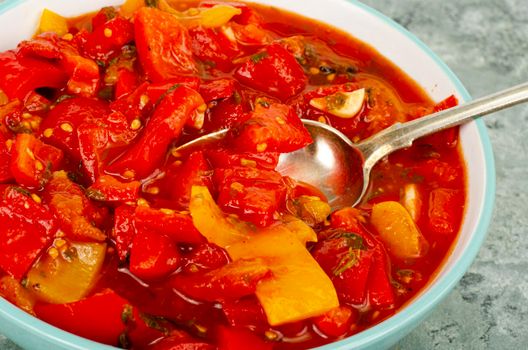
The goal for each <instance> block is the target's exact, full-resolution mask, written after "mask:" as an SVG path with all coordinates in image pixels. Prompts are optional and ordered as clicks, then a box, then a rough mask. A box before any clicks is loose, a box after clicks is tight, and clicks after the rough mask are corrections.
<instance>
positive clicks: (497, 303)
mask: <svg viewBox="0 0 528 350" xmlns="http://www.w3.org/2000/svg"><path fill="white" fill-rule="evenodd" d="M363 1H364V2H365V3H366V4H368V5H370V6H372V7H374V8H376V9H378V10H380V11H381V12H383V13H384V14H386V15H388V16H389V17H392V18H393V19H395V20H396V21H397V22H399V23H400V24H402V25H403V26H405V27H406V28H408V29H409V30H410V31H411V32H413V33H414V34H416V35H417V36H418V37H419V38H420V39H422V40H423V41H424V42H425V43H426V44H427V45H428V46H429V47H431V48H432V49H433V51H435V52H436V53H437V54H438V55H439V56H440V57H441V58H442V59H443V60H444V61H445V62H446V63H447V64H448V65H449V66H450V67H451V68H452V69H453V70H454V71H455V73H456V74H457V75H458V76H459V77H460V79H461V80H462V82H463V83H464V85H465V86H466V87H467V88H468V90H469V92H470V93H471V94H472V95H473V97H478V96H483V95H485V94H487V93H491V92H493V91H496V90H499V89H503V88H506V87H509V86H511V85H514V84H518V83H521V82H524V81H526V80H527V79H528V2H527V1H526V0H443V1H441V0H429V1H424V0H363ZM1 2H2V0H0V3H1ZM321 2H323V0H321ZM486 125H487V127H488V130H489V134H490V137H491V140H492V143H493V148H494V152H495V160H496V167H497V198H496V206H495V212H494V216H493V220H492V224H491V227H490V230H489V234H488V237H487V239H486V241H485V243H484V245H483V247H482V249H481V251H480V253H479V255H478V257H477V259H476V260H475V262H474V263H473V265H472V267H471V268H470V270H469V271H468V273H467V274H466V275H465V276H464V278H463V279H462V281H461V282H460V284H459V285H458V286H457V287H456V288H455V290H454V291H453V292H452V293H451V294H450V295H449V296H448V297H447V298H446V300H445V301H444V302H443V303H441V304H440V306H439V307H438V308H437V309H436V310H435V311H434V312H433V313H432V315H431V316H430V317H429V318H428V319H427V320H426V321H425V322H424V323H422V324H421V325H420V326H419V327H418V328H417V329H415V330H414V331H413V332H412V333H411V334H410V335H409V336H407V337H406V338H404V339H403V340H402V341H401V342H400V343H399V344H398V345H397V346H396V347H395V348H396V349H436V350H443V349H446V350H447V349H449V350H452V349H523V348H527V347H528V276H527V274H526V272H528V239H526V237H525V235H526V234H528V215H527V213H528V107H516V108H513V109H511V110H509V111H506V112H501V113H498V114H495V115H493V116H489V117H486ZM0 328H1V325H0ZM0 349H3V350H14V349H18V348H17V347H16V346H15V345H14V344H13V343H11V342H10V341H9V340H6V339H5V337H2V336H1V335H0Z"/></svg>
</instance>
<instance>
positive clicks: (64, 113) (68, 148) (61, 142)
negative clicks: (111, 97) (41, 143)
mask: <svg viewBox="0 0 528 350" xmlns="http://www.w3.org/2000/svg"><path fill="white" fill-rule="evenodd" d="M109 113H110V110H109V108H108V105H107V104H106V103H105V102H102V101H100V100H97V99H92V98H86V97H73V98H68V99H65V100H63V101H62V102H60V103H58V104H57V105H56V106H55V108H53V109H52V110H50V111H49V112H48V115H47V116H46V118H44V120H43V121H42V125H41V130H43V131H45V130H46V129H51V130H52V131H53V132H52V134H51V136H50V137H46V136H44V138H43V139H44V140H46V142H49V143H50V144H52V145H54V146H56V147H58V148H60V149H62V150H63V151H64V152H65V153H66V154H68V155H69V156H70V157H72V158H73V160H75V161H80V160H81V154H80V150H79V139H78V136H77V128H78V127H79V126H80V125H81V124H82V123H83V122H94V121H96V120H98V119H102V118H105V117H106V116H107V115H108V114H109ZM63 124H69V125H70V126H71V127H72V131H69V130H68V129H66V130H64V126H63Z"/></svg>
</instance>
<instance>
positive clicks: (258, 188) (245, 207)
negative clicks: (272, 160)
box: [213, 167, 286, 227]
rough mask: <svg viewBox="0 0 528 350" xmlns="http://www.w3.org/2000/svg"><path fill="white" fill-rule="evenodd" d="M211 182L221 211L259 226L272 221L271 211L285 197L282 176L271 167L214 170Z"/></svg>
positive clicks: (272, 211) (273, 210)
mask: <svg viewBox="0 0 528 350" xmlns="http://www.w3.org/2000/svg"><path fill="white" fill-rule="evenodd" d="M213 179H214V182H215V184H216V185H217V189H218V192H219V195H218V200H217V202H218V205H219V206H220V207H221V208H222V210H224V211H226V212H228V213H233V214H237V215H238V216H239V217H240V218H241V219H242V220H245V221H249V222H251V223H253V224H255V225H257V226H259V227H266V226H269V225H271V224H272V223H273V222H275V219H274V218H273V215H274V213H275V212H276V211H277V210H278V209H279V208H280V205H281V203H282V202H283V201H284V198H285V196H286V186H285V185H284V183H283V182H282V176H281V175H280V174H279V173H277V172H275V171H271V170H259V169H255V168H249V167H233V168H228V169H216V170H215V173H214V177H213Z"/></svg>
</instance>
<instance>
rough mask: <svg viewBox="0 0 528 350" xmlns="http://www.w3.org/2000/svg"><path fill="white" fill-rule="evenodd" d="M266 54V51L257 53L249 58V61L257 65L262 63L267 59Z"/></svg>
mask: <svg viewBox="0 0 528 350" xmlns="http://www.w3.org/2000/svg"><path fill="white" fill-rule="evenodd" d="M268 56H269V55H268V53H267V52H266V51H262V52H259V53H256V54H254V55H253V56H251V60H252V61H253V63H255V64H256V63H259V62H260V61H262V60H263V59H264V58H266V57H268Z"/></svg>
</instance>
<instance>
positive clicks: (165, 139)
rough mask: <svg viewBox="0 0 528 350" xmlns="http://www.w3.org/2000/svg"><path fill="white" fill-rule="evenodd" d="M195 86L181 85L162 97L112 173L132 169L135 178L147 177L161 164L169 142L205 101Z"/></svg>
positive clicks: (112, 165) (112, 168) (179, 132)
mask: <svg viewBox="0 0 528 350" xmlns="http://www.w3.org/2000/svg"><path fill="white" fill-rule="evenodd" d="M203 103H204V102H203V99H202V97H201V96H200V95H199V94H198V93H197V92H196V91H194V90H191V89H189V88H187V87H184V86H180V87H178V88H177V89H175V90H174V91H172V92H170V93H168V94H166V95H165V97H164V98H163V99H162V100H161V101H160V103H159V104H158V106H157V107H156V109H155V110H154V113H153V114H152V117H151V118H150V121H149V122H148V124H147V125H146V127H145V129H144V130H143V133H142V134H141V135H140V138H139V140H138V141H137V142H136V143H135V144H134V145H132V146H131V147H130V148H129V149H128V151H127V152H126V153H125V154H124V155H123V156H122V157H120V158H119V159H117V161H115V162H114V163H113V164H111V165H110V167H109V171H110V172H111V173H119V174H123V172H125V171H126V170H132V171H134V173H135V176H136V179H140V178H145V177H146V176H148V175H149V174H150V173H152V171H154V170H155V169H156V167H157V166H159V165H160V164H161V162H162V160H163V158H164V157H165V153H166V152H167V148H168V146H169V145H170V143H171V142H172V141H173V140H174V139H176V138H178V137H179V136H180V134H181V132H182V130H183V127H184V125H185V123H186V122H187V120H188V119H190V118H191V117H192V115H193V113H194V112H195V111H196V109H197V108H198V107H199V106H201V105H203Z"/></svg>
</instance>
